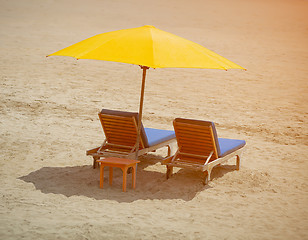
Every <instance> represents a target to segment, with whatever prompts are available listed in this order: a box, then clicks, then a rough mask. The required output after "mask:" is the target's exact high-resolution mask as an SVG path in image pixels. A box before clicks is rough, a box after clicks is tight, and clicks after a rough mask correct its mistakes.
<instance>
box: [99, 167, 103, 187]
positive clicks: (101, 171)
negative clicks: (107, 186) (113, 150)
mask: <svg viewBox="0 0 308 240" xmlns="http://www.w3.org/2000/svg"><path fill="white" fill-rule="evenodd" d="M103 186H104V166H103V164H101V167H100V180H99V187H100V188H103Z"/></svg>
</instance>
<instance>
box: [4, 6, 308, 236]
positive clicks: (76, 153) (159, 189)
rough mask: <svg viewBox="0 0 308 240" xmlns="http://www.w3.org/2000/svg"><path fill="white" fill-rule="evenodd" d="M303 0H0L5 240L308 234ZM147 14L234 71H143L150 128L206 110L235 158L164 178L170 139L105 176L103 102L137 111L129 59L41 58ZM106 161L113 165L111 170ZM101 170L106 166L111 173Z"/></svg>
mask: <svg viewBox="0 0 308 240" xmlns="http://www.w3.org/2000/svg"><path fill="white" fill-rule="evenodd" d="M307 12H308V1H305V0H266V1H265V0H260V1H253V0H234V1H227V0H218V1H209V0H204V1H201V0H190V1H188V0H180V1H175V0H168V1H163V0H157V1H147V0H145V1H140V0H127V1H107V0H88V1H81V0H75V1H73V0H63V1H56V0H45V1H39V0H27V1H18V0H0V23H1V24H0V48H1V51H0V58H1V64H0V77H1V81H0V84H1V87H0V93H1V94H0V113H1V118H0V134H1V138H0V150H1V151H0V156H1V162H0V172H1V174H0V182H1V186H0V239H3V240H6V239H14V240H15V239H237V240H238V239H245V240H246V239H272V240H273V239H277V240H278V239H279V240H280V239H292V240H297V239H298V240H303V239H308V210H307V206H308V185H307V182H308V177H307V173H308V162H307V155H308V125H307V120H308V108H307V103H308V77H307V76H308V70H307V67H305V65H306V63H307V61H308V42H307V39H308V28H307V26H308V15H307ZM143 25H153V26H155V27H157V28H159V29H162V30H164V31H167V32H171V33H173V34H176V35H179V36H181V37H184V38H187V39H189V40H191V41H194V42H197V43H199V44H201V45H203V46H205V47H206V48H208V49H210V50H212V51H214V52H216V53H218V54H220V55H222V56H224V57H226V58H227V59H230V60H231V61H233V62H235V63H237V64H239V65H241V66H243V67H245V68H246V69H247V71H242V70H228V71H222V70H207V69H167V68H166V69H149V71H148V75H147V82H146V90H145V99H144V117H143V124H144V125H145V127H152V128H160V129H169V130H172V129H173V127H172V121H173V119H175V118H176V117H185V118H192V119H200V120H208V121H213V122H215V124H216V128H217V131H218V135H219V137H224V138H234V139H243V140H246V142H247V150H246V151H245V153H244V154H243V161H242V167H241V169H240V171H236V170H235V159H234V160H230V161H228V162H227V163H226V164H224V165H222V166H219V167H217V168H216V169H215V170H213V172H212V180H211V181H210V183H209V184H208V185H207V186H204V185H203V184H202V182H201V176H202V174H201V172H194V171H189V170H182V169H177V171H176V173H175V174H174V176H172V178H170V179H168V180H166V178H165V173H166V168H165V166H163V165H161V163H160V162H161V160H162V159H163V157H164V156H165V155H166V151H165V149H163V150H159V151H157V152H155V153H151V154H148V155H146V156H142V157H141V158H140V159H141V163H140V164H139V165H138V171H137V183H136V189H135V190H133V189H131V181H130V178H129V179H128V187H127V192H126V193H123V192H122V188H121V186H122V173H121V171H120V170H119V169H115V171H114V181H113V186H112V187H110V186H108V184H106V185H105V186H104V189H100V188H99V169H93V168H92V159H91V158H90V157H88V156H86V154H85V152H86V150H88V149H91V148H93V147H96V146H99V145H100V144H101V143H102V142H103V140H104V135H103V131H102V128H101V125H100V122H99V119H98V116H97V113H98V112H99V111H100V110H101V109H102V108H108V109H114V110H125V111H138V106H139V97H140V85H141V77H142V71H141V70H140V68H139V67H138V66H136V65H130V64H124V63H113V62H105V61H95V60H78V61H77V60H76V59H73V58H69V57H48V58H46V55H48V54H51V53H53V52H56V51H58V50H60V49H62V48H64V47H67V46H70V45H72V44H74V43H76V42H79V41H81V40H83V39H86V38H89V37H91V36H94V35H97V34H100V33H103V32H108V31H114V30H119V29H125V28H134V27H140V26H143ZM106 171H108V169H106ZM107 173H108V172H106V174H105V178H106V181H107V178H108V174H107Z"/></svg>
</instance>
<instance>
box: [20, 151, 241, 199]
mask: <svg viewBox="0 0 308 240" xmlns="http://www.w3.org/2000/svg"><path fill="white" fill-rule="evenodd" d="M159 160H161V157H158V156H149V157H143V159H142V160H141V163H139V164H138V169H137V181H136V189H132V188H131V184H132V179H131V174H128V176H127V192H125V193H124V192H122V179H123V178H122V171H121V170H120V169H118V168H115V169H114V175H113V184H112V186H109V184H108V176H109V173H108V168H105V174H104V189H101V188H99V169H98V168H97V169H93V168H92V166H91V165H83V166H74V167H43V168H41V169H39V170H37V171H34V172H31V173H29V174H28V175H26V176H22V177H20V178H19V179H20V180H23V181H24V182H27V183H32V184H34V186H35V188H36V189H37V190H39V191H41V192H42V193H45V194H49V193H53V194H62V195H64V196H66V197H72V196H86V197H88V198H93V199H96V200H105V199H107V200H115V201H117V202H133V201H136V200H148V199H151V200H153V199H183V200H184V201H190V200H192V199H193V198H194V197H195V196H196V194H197V193H198V192H200V191H203V190H205V189H208V188H211V184H209V185H207V186H204V185H203V184H202V181H201V178H202V173H201V172H197V171H196V172H195V171H185V170H182V169H181V170H179V171H178V172H177V173H175V174H174V175H173V176H172V177H171V178H170V179H168V180H167V179H166V177H165V167H164V166H161V168H160V167H159V170H161V171H160V172H157V171H153V170H151V169H149V170H148V169H147V167H148V166H151V165H154V164H156V163H157V162H158V161H159ZM234 169H235V168H234V167H233V166H229V165H224V166H221V167H218V168H216V169H213V171H212V179H215V178H220V177H222V176H223V175H224V174H225V173H227V172H229V171H234Z"/></svg>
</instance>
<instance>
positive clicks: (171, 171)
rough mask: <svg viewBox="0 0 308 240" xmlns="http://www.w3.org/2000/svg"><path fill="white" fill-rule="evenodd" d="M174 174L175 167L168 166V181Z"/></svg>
mask: <svg viewBox="0 0 308 240" xmlns="http://www.w3.org/2000/svg"><path fill="white" fill-rule="evenodd" d="M172 173H173V167H170V166H167V173H166V177H167V179H169V178H170V177H171V175H172Z"/></svg>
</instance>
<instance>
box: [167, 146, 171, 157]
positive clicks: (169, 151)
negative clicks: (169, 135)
mask: <svg viewBox="0 0 308 240" xmlns="http://www.w3.org/2000/svg"><path fill="white" fill-rule="evenodd" d="M167 148H168V155H167V157H170V155H171V147H170V146H169V145H167Z"/></svg>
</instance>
